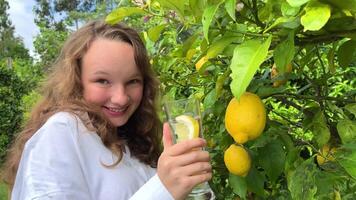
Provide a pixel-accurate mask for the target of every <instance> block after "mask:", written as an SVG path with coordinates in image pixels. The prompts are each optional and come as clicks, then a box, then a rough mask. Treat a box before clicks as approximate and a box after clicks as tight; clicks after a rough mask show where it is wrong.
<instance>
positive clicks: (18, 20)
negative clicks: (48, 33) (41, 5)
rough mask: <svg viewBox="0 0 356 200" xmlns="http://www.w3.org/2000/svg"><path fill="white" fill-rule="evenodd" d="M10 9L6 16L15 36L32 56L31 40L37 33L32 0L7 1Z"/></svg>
mask: <svg viewBox="0 0 356 200" xmlns="http://www.w3.org/2000/svg"><path fill="white" fill-rule="evenodd" d="M8 2H9V5H10V9H9V10H8V14H9V16H10V20H11V22H12V24H13V25H14V26H15V35H16V36H20V37H21V38H22V39H23V41H24V44H25V47H26V48H27V49H29V50H30V54H31V55H33V51H34V48H33V40H34V38H35V36H36V35H37V34H38V33H39V30H38V27H37V26H36V24H35V22H34V14H33V11H32V10H33V6H34V5H35V1H34V0H8Z"/></svg>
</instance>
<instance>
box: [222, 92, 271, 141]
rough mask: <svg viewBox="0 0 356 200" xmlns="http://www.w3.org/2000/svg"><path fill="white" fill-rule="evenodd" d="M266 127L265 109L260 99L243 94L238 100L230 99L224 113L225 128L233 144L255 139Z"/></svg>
mask: <svg viewBox="0 0 356 200" xmlns="http://www.w3.org/2000/svg"><path fill="white" fill-rule="evenodd" d="M265 125H266V109H265V107H264V104H263V102H262V101H261V99H260V98H259V97H258V96H257V95H256V94H253V93H250V92H245V93H243V94H242V95H241V97H240V100H237V99H236V98H233V99H231V101H230V102H229V104H228V106H227V108H226V113H225V128H226V130H227V132H228V133H229V134H230V135H231V136H232V137H233V138H234V140H235V142H237V143H239V144H243V143H245V142H247V141H248V140H253V139H256V138H257V137H258V136H260V135H261V134H262V132H263V129H264V128H265Z"/></svg>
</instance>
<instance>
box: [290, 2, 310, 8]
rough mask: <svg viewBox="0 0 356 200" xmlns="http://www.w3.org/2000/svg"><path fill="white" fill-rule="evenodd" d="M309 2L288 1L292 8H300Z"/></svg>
mask: <svg viewBox="0 0 356 200" xmlns="http://www.w3.org/2000/svg"><path fill="white" fill-rule="evenodd" d="M308 1H309V0H287V2H288V3H289V5H291V6H292V7H299V6H301V5H303V4H305V3H307V2H308Z"/></svg>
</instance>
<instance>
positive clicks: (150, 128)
mask: <svg viewBox="0 0 356 200" xmlns="http://www.w3.org/2000/svg"><path fill="white" fill-rule="evenodd" d="M157 88H158V85H157V81H156V79H155V77H154V73H153V71H152V69H151V67H150V64H149V61H148V58H147V53H146V49H145V47H144V45H143V43H142V41H141V40H140V37H139V35H138V34H137V32H136V31H134V30H133V29H131V28H129V27H126V26H124V25H121V24H117V25H112V26H111V25H108V24H106V23H105V22H103V21H93V22H90V23H88V24H87V25H85V26H83V27H82V28H80V29H79V30H78V31H76V32H75V33H73V34H72V35H71V36H70V38H69V39H68V40H67V42H66V43H65V44H64V46H63V48H62V51H61V54H60V56H59V58H58V59H57V61H56V63H55V65H54V69H53V71H52V72H51V75H50V76H49V77H48V80H47V82H46V84H45V86H44V89H43V94H42V96H43V99H42V100H41V101H40V102H39V103H38V105H37V106H36V107H35V109H34V110H33V111H32V114H31V117H30V119H29V121H28V123H27V124H26V126H25V128H24V130H23V131H22V132H21V133H20V134H19V135H18V137H17V138H16V140H15V142H14V144H13V146H12V148H11V149H10V151H9V154H8V157H7V161H6V163H5V168H4V169H5V173H4V180H5V182H6V183H8V184H9V185H10V188H11V190H12V193H11V199H13V200H20V199H21V200H22V199H40V200H42V199H73V200H81V199H83V200H100V199H103V200H110V199H113V200H114V199H115V200H118V199H162V200H164V199H184V198H185V197H186V196H187V195H188V194H189V192H190V191H191V189H192V188H193V187H194V186H195V185H197V184H199V183H202V182H205V181H208V180H209V179H210V178H211V165H210V164H209V155H208V153H207V152H205V151H202V150H198V151H192V149H196V148H199V147H203V146H204V145H205V141H204V140H202V139H194V140H190V141H186V142H182V143H179V144H175V145H173V144H172V140H171V138H170V130H169V126H168V125H167V124H164V126H163V146H164V149H163V152H162V154H161V155H160V134H159V132H160V125H161V124H160V122H159V119H158V117H157V114H156V111H155V104H156V92H157V90H158V89H157Z"/></svg>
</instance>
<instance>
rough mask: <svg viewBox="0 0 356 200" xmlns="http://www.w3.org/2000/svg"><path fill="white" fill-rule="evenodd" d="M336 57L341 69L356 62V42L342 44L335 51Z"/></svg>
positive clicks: (349, 41) (350, 41)
mask: <svg viewBox="0 0 356 200" xmlns="http://www.w3.org/2000/svg"><path fill="white" fill-rule="evenodd" d="M337 57H338V60H339V64H340V66H341V67H348V66H349V65H350V64H351V63H352V62H354V61H356V40H348V41H346V42H344V43H342V44H341V45H340V47H339V49H338V51H337Z"/></svg>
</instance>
